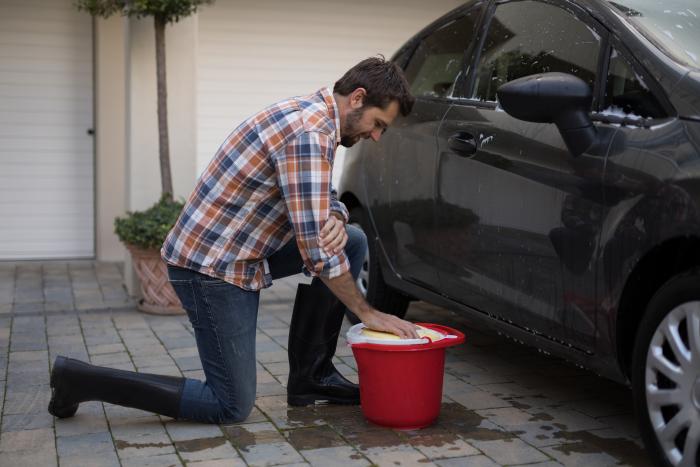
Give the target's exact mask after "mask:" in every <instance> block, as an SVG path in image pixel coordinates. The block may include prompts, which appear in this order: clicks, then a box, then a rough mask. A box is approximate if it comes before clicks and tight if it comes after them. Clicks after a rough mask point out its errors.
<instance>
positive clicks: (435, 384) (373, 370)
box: [351, 323, 464, 430]
mask: <svg viewBox="0 0 700 467" xmlns="http://www.w3.org/2000/svg"><path fill="white" fill-rule="evenodd" d="M417 324H419V325H421V326H423V327H426V328H429V329H432V330H434V331H437V332H439V333H442V334H445V335H452V336H456V337H451V338H444V339H440V340H437V341H435V342H428V343H425V344H413V345H382V344H369V343H355V344H351V348H352V353H353V354H354V355H355V360H356V361H357V369H358V373H359V376H360V402H361V405H362V413H364V415H365V417H366V418H367V420H369V421H370V422H373V423H376V424H377V425H382V426H387V427H391V428H398V429H401V430H413V429H418V428H424V427H426V426H429V425H432V424H433V423H434V422H435V420H436V419H437V417H438V415H439V414H440V403H441V402H442V379H443V374H444V371H445V348H447V347H451V346H453V345H458V344H461V343H463V342H464V334H463V333H461V332H459V331H457V330H456V329H452V328H450V327H447V326H440V325H438V324H426V323H417Z"/></svg>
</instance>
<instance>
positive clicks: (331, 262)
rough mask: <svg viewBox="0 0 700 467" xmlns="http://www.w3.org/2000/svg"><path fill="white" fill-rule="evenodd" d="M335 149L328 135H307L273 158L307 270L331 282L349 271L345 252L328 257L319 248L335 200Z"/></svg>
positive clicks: (298, 138) (310, 133)
mask: <svg viewBox="0 0 700 467" xmlns="http://www.w3.org/2000/svg"><path fill="white" fill-rule="evenodd" d="M332 147H333V146H332V145H331V141H330V139H329V138H328V136H327V135H324V134H321V133H317V132H305V133H302V134H301V135H299V136H298V137H297V138H296V139H295V140H294V141H293V142H291V143H290V144H289V145H287V146H286V148H284V149H283V150H281V151H279V152H278V153H276V154H275V155H274V156H273V160H274V164H275V169H276V171H277V183H278V185H279V188H280V190H281V192H282V198H283V199H284V202H285V204H286V206H287V212H288V215H289V222H290V223H291V224H292V228H293V229H294V234H295V237H296V241H297V245H298V246H299V252H300V253H301V258H302V260H303V261H304V268H305V270H306V271H308V273H309V274H310V275H312V276H321V277H325V278H328V279H332V278H334V277H337V276H339V275H341V274H343V273H344V272H347V271H349V270H350V263H349V262H348V259H347V257H346V256H345V252H341V253H339V254H337V255H328V254H327V253H326V252H325V251H324V250H323V248H321V247H319V245H318V236H319V232H320V231H321V228H322V227H323V225H324V224H325V222H326V220H327V219H328V217H329V216H330V211H331V205H332V199H333V196H332V194H331V164H330V162H329V160H330V159H329V151H331V150H332V149H331V148H332ZM338 204H341V203H340V202H338ZM343 208H344V206H343ZM341 212H342V211H341Z"/></svg>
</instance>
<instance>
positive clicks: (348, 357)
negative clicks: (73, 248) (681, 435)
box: [0, 262, 648, 467]
mask: <svg viewBox="0 0 700 467" xmlns="http://www.w3.org/2000/svg"><path fill="white" fill-rule="evenodd" d="M299 281H303V282H308V279H306V278H304V277H303V276H294V277H291V278H288V279H285V280H281V281H276V283H275V285H274V286H273V287H272V288H270V289H267V290H265V291H263V292H262V294H261V302H260V303H261V304H260V312H259V319H258V335H257V361H258V396H257V400H256V405H255V408H254V410H253V413H252V414H251V416H250V417H249V418H248V419H247V420H246V421H245V422H243V423H239V424H235V425H223V426H217V425H203V424H196V423H189V422H182V421H176V420H173V419H170V418H168V417H160V416H155V415H153V414H150V413H148V412H143V411H140V410H135V409H129V408H123V407H118V406H114V405H111V404H102V403H99V402H89V403H83V404H81V406H80V409H79V411H78V413H77V415H76V416H75V417H73V418H70V419H64V420H59V419H54V418H53V417H52V416H50V415H49V414H48V413H47V411H46V406H47V404H48V401H49V398H50V388H49V371H50V365H51V363H52V362H53V360H54V358H55V357H56V355H59V354H60V355H67V356H70V357H74V358H80V359H84V360H89V361H90V362H91V363H93V364H98V365H105V366H110V367H115V368H122V369H128V370H138V371H142V372H150V373H161V374H170V375H184V376H188V377H195V378H202V377H203V374H202V371H201V365H200V362H199V359H198V357H197V351H196V347H195V342H194V338H193V335H192V329H191V327H190V326H189V323H188V321H187V319H186V318H185V317H184V316H169V317H163V316H151V315H146V314H143V313H140V312H138V311H136V309H135V308H134V306H133V302H132V300H131V299H130V298H129V297H128V296H127V295H126V293H125V291H124V289H123V287H122V285H121V273H120V265H118V264H112V263H94V262H70V263H66V262H46V263H0V410H2V418H1V419H0V466H3V467H4V466H24V465H26V466H45V465H46V466H51V465H59V464H60V465H61V466H90V467H95V466H169V465H175V466H180V465H192V466H199V467H204V466H246V465H249V466H267V465H314V466H323V467H326V466H333V465H342V466H344V467H346V466H369V465H378V466H411V465H418V466H430V465H433V466H442V467H448V466H449V467H452V466H480V467H482V466H484V467H486V466H500V465H521V464H527V465H531V466H540V467H544V466H556V465H571V466H607V465H633V466H642V465H648V460H647V456H646V453H645V451H644V449H643V448H642V447H641V442H640V440H639V433H638V431H637V429H636V426H635V422H634V417H633V415H632V404H631V393H630V391H629V389H628V388H626V387H624V386H621V385H619V384H616V383H613V382H611V381H608V380H605V379H602V378H599V377H597V376H595V375H593V374H591V373H588V372H586V371H583V370H580V369H577V368H575V367H573V366H570V365H568V364H566V363H564V362H562V361H560V360H558V359H555V358H553V357H550V356H546V355H544V354H541V353H538V352H537V351H536V350H534V349H530V348H528V347H524V346H521V345H519V344H516V343H513V342H511V341H509V340H506V339H505V338H502V337H499V336H496V335H492V334H489V333H485V332H482V331H480V330H478V329H475V328H473V327H470V326H469V324H468V323H467V322H466V321H465V320H464V319H463V318H461V317H460V316H458V315H456V314H455V313H453V312H451V311H449V310H446V309H443V308H438V307H435V306H432V305H429V304H426V303H423V302H415V303H413V304H412V305H411V307H410V309H409V313H408V315H407V317H408V318H409V319H411V320H414V321H425V322H434V323H440V324H446V325H448V326H452V327H455V328H457V329H460V330H462V331H463V332H465V333H466V334H467V343H466V344H465V345H462V346H459V347H456V348H452V349H449V350H448V351H447V359H446V369H445V370H446V371H445V379H444V390H443V393H444V395H443V401H442V410H441V415H440V418H439V419H438V421H437V423H436V424H435V425H433V426H431V427H429V428H425V429H422V430H415V431H398V430H391V429H387V428H382V427H379V426H376V425H373V424H371V423H369V422H367V421H366V420H365V419H364V417H363V415H362V411H361V409H360V408H359V407H344V406H330V405H317V406H312V407H306V408H296V407H288V406H287V404H286V396H285V384H286V380H287V374H288V371H289V368H288V364H287V352H286V345H287V334H288V328H289V320H290V318H291V304H292V301H293V297H294V292H295V289H296V283H297V282H299ZM347 327H348V323H345V325H344V330H345V329H347ZM335 360H336V366H337V367H338V369H339V370H340V371H341V372H342V373H343V374H345V375H346V376H347V377H348V378H350V379H352V380H354V381H357V372H356V365H355V360H354V358H353V357H352V352H351V351H350V349H349V348H348V347H347V346H346V345H345V341H344V339H342V338H341V340H340V342H339V345H338V349H337V353H336V358H335Z"/></svg>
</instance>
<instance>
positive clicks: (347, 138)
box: [340, 107, 364, 148]
mask: <svg viewBox="0 0 700 467" xmlns="http://www.w3.org/2000/svg"><path fill="white" fill-rule="evenodd" d="M363 113H364V110H363V109H362V107H360V108H359V109H355V110H353V111H352V112H350V113H349V114H348V116H347V117H346V119H345V124H343V127H342V128H341V129H340V144H341V145H343V146H345V147H346V148H349V147H350V146H352V145H354V144H355V143H357V142H358V141H359V140H360V133H359V132H358V131H357V123H358V122H359V121H360V119H361V118H362V114H363Z"/></svg>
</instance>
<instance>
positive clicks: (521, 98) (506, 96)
mask: <svg viewBox="0 0 700 467" xmlns="http://www.w3.org/2000/svg"><path fill="white" fill-rule="evenodd" d="M496 94H497V95H498V101H499V102H500V104H501V107H502V108H503V110H505V111H506V112H507V113H508V114H509V115H511V116H513V117H515V118H518V119H520V120H525V121H527V122H537V123H554V124H555V125H556V126H557V128H558V129H559V132H560V133H561V136H562V138H563V139H564V143H565V144H566V147H567V148H568V149H569V151H571V153H572V154H573V155H574V156H578V155H581V154H582V153H584V152H585V151H586V150H587V149H589V148H590V147H591V146H593V144H594V143H595V142H596V141H597V136H598V135H597V131H596V128H595V127H594V126H593V122H592V121H591V117H590V115H589V112H590V109H591V101H592V99H593V97H592V94H591V89H590V88H589V87H588V84H586V82H585V81H583V80H582V79H580V78H577V77H575V76H573V75H569V74H567V73H540V74H536V75H530V76H524V77H522V78H518V79H515V80H513V81H509V82H508V83H506V84H504V85H502V86H500V87H499V88H498V90H497V91H496Z"/></svg>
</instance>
